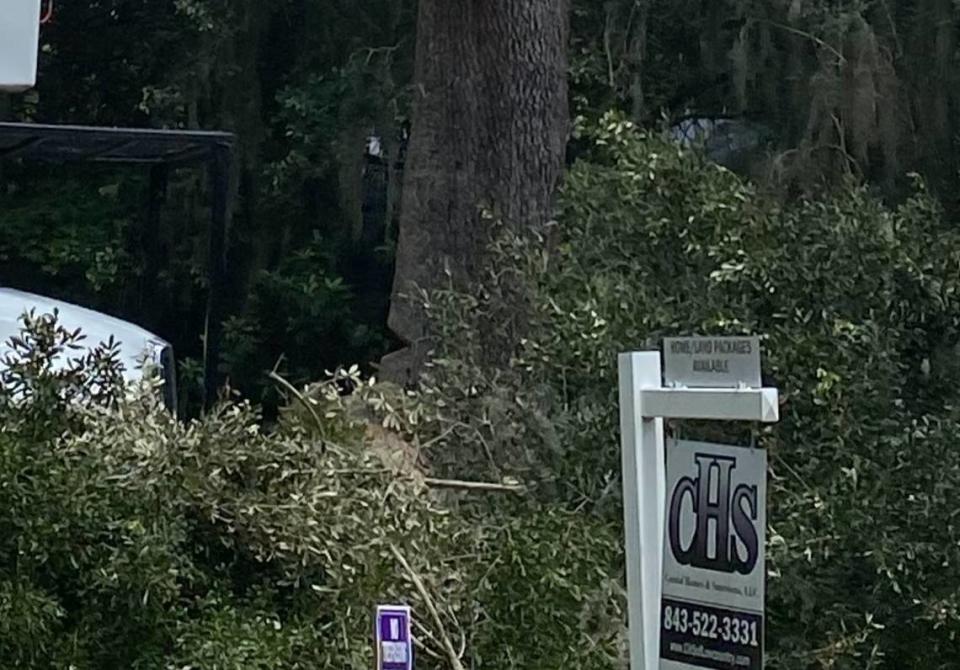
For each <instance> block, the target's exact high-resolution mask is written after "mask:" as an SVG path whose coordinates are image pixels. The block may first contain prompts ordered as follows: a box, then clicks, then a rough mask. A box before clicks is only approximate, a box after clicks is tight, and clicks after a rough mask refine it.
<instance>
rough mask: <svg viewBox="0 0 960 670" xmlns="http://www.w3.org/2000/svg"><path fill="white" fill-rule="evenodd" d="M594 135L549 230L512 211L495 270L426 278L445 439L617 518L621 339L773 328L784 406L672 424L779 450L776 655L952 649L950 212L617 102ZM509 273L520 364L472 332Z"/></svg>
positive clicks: (465, 454)
mask: <svg viewBox="0 0 960 670" xmlns="http://www.w3.org/2000/svg"><path fill="white" fill-rule="evenodd" d="M585 139H586V140H589V141H590V142H591V144H592V147H593V148H592V150H591V153H590V155H589V157H588V158H587V159H585V160H582V161H581V162H580V163H578V164H577V165H576V166H575V167H574V168H573V169H572V170H571V172H570V174H569V177H568V179H567V183H566V187H565V191H564V194H563V197H562V203H561V212H560V216H559V222H560V223H559V230H557V231H550V233H549V234H548V235H546V236H544V237H543V238H540V237H536V236H533V237H531V236H517V235H513V234H509V233H505V234H504V235H502V236H501V237H500V239H499V240H498V242H497V243H496V244H495V248H494V251H495V256H496V257H497V258H498V261H499V265H498V267H497V270H496V273H495V274H494V273H492V274H491V276H490V278H489V280H488V281H487V282H485V283H484V285H483V286H481V287H478V288H477V289H476V290H475V291H473V292H472V293H469V294H463V293H454V292H451V293H446V294H443V293H442V294H439V295H434V296H429V300H428V301H427V302H428V307H429V309H430V310H431V311H432V313H433V314H434V316H435V320H436V321H437V322H438V323H439V324H440V327H438V328H437V333H438V343H437V362H436V364H435V365H434V367H433V369H432V370H431V373H430V378H431V381H432V384H433V389H432V391H431V393H433V394H434V395H438V396H440V397H444V398H447V397H448V396H449V395H452V397H453V398H454V400H453V401H450V402H445V403H443V406H442V407H440V409H438V410H437V412H436V415H437V416H438V417H441V418H442V419H443V422H442V425H446V426H450V427H452V428H451V430H450V432H449V433H446V432H442V431H440V432H438V435H440V436H441V437H440V438H439V439H438V440H437V441H436V442H434V443H432V444H431V450H432V451H433V452H437V453H438V456H437V457H436V459H433V460H435V461H436V462H441V463H443V462H449V463H450V464H451V467H454V468H455V467H457V466H458V464H463V463H465V462H468V463H469V462H471V461H470V459H471V457H475V458H474V461H473V462H475V463H483V462H484V459H483V458H481V457H480V455H482V454H484V452H486V454H487V455H488V460H489V461H490V462H491V463H493V464H495V466H499V469H502V468H503V467H504V466H506V468H507V474H512V473H519V474H520V476H522V477H524V478H530V477H533V478H534V481H535V482H536V483H537V484H538V490H539V492H540V495H541V496H545V497H547V498H550V499H557V498H559V499H561V500H565V501H566V504H567V505H568V506H569V507H570V508H575V509H578V510H581V511H582V513H583V514H590V515H594V516H596V517H598V518H602V519H606V520H607V521H608V522H609V523H611V524H614V525H617V524H619V518H620V504H619V502H620V501H619V482H618V481H617V477H618V473H619V444H618V437H617V435H618V428H617V398H616V389H617V383H616V363H615V361H616V355H617V354H618V353H619V352H623V351H631V350H642V349H650V348H657V347H658V346H659V342H660V339H661V338H662V337H663V336H666V335H683V334H716V335H721V334H740V333H759V334H762V335H763V344H764V349H765V352H764V358H765V360H764V369H765V373H766V374H767V376H768V382H770V383H773V384H775V385H776V386H778V387H779V388H780V389H781V394H782V402H783V405H782V408H781V409H782V420H781V422H780V423H779V424H778V425H776V426H773V427H768V428H764V429H759V428H756V429H752V430H751V429H750V427H743V426H722V425H718V424H713V425H710V426H704V425H684V426H680V425H677V426H673V427H672V429H673V430H675V431H676V430H683V431H684V432H685V434H686V435H688V436H690V435H693V436H702V437H710V438H715V439H720V440H721V441H723V440H727V441H744V440H750V439H756V440H758V441H759V443H760V444H762V445H763V446H765V447H766V448H767V449H768V451H769V452H770V462H771V472H770V510H769V520H770V521H769V523H770V528H769V546H768V552H769V553H768V572H769V599H768V616H769V620H768V621H769V623H768V630H767V637H768V646H769V664H770V666H771V667H776V668H784V669H790V670H793V669H797V670H800V669H807V668H818V667H819V668H865V667H869V668H878V667H889V668H905V667H924V668H948V667H953V666H954V665H955V663H956V661H955V659H956V658H958V657H960V641H958V639H957V633H958V632H960V618H958V608H957V590H956V586H955V585H956V584H957V583H960V529H958V527H957V525H956V523H955V520H954V518H953V516H954V514H955V505H954V503H953V498H954V496H953V492H955V491H956V490H958V487H960V454H958V453H957V450H956V449H955V446H954V445H955V444H956V442H957V440H958V438H960V435H958V430H957V428H956V425H957V423H956V422H957V418H958V416H957V410H956V407H957V393H956V390H955V389H956V388H957V382H958V381H960V376H958V368H957V366H956V364H955V363H954V362H953V360H952V359H953V358H955V355H954V352H955V346H956V343H957V341H958V339H960V336H958V330H957V329H958V324H960V299H958V295H960V238H958V233H957V232H956V230H955V227H954V226H952V225H951V224H949V223H947V222H946V221H944V220H943V217H942V215H941V213H940V210H939V207H938V206H937V205H936V203H935V201H934V200H933V199H932V198H930V197H928V196H927V195H926V194H925V192H924V191H923V188H922V185H918V190H917V191H916V193H915V194H914V195H913V196H912V197H911V198H909V199H908V200H906V201H905V202H903V203H902V204H901V205H899V206H897V207H895V208H891V207H887V206H885V205H883V204H881V203H880V202H878V201H877V200H875V199H874V198H872V197H870V196H869V195H868V194H867V193H866V192H865V191H864V190H862V189H859V188H856V187H850V188H848V189H846V190H844V191H843V192H842V193H840V194H838V195H837V196H836V197H833V198H832V199H829V200H825V201H819V202H812V201H801V202H795V203H781V202H777V201H775V200H772V199H770V198H767V197H766V196H764V195H763V194H761V193H758V192H757V191H756V190H755V189H754V188H753V187H752V186H750V185H749V184H747V183H744V182H742V181H741V180H739V179H738V178H737V177H735V176H734V175H732V174H731V173H729V172H727V171H725V170H723V169H721V168H718V167H716V166H712V165H709V164H705V163H704V162H703V161H702V160H701V159H699V158H697V157H696V156H695V155H692V154H690V153H686V152H684V151H682V150H680V149H679V148H677V147H675V146H672V145H670V144H667V143H664V142H661V141H659V140H657V139H653V138H649V137H644V136H643V135H642V134H640V133H639V132H638V131H637V130H636V129H635V128H633V127H632V126H631V125H630V124H627V123H622V122H619V121H618V120H616V119H613V118H608V119H606V120H605V121H604V123H603V124H602V126H601V127H600V128H597V129H592V130H591V131H590V132H589V133H588V134H587V135H586V137H585ZM554 246H555V247H556V249H555V251H553V252H552V253H551V249H550V247H554ZM518 284H520V285H524V286H527V287H528V289H529V298H528V304H529V312H528V314H527V316H528V318H529V325H528V326H527V327H526V329H525V332H526V334H525V336H524V337H523V338H511V337H510V336H509V335H508V336H507V337H505V338H504V340H503V342H502V345H501V346H502V348H504V349H506V350H508V351H512V352H513V358H512V364H511V366H509V367H508V368H505V369H501V370H497V371H490V370H489V369H488V368H485V367H484V366H483V365H482V364H480V363H479V362H478V361H480V360H481V353H482V352H481V347H479V346H476V345H477V343H476V342H475V341H474V340H473V339H472V338H471V337H470V336H469V333H477V332H482V329H483V328H484V324H485V323H489V322H491V321H493V322H494V323H502V322H503V321H502V317H501V316H500V315H498V310H499V309H500V306H501V305H502V304H505V303H509V300H505V299H504V297H503V296H504V295H513V294H515V293H516V291H517V285H518ZM464 333H467V335H464ZM441 389H443V390H442V391H441ZM428 414H429V413H428ZM468 427H469V429H468ZM485 427H486V428H489V430H487V431H485ZM518 450H519V451H518ZM518 454H519V455H520V456H521V457H520V458H518ZM538 473H542V476H539V477H538ZM619 532H620V531H616V532H615V534H616V535H619ZM608 575H609V576H610V577H614V576H615V575H612V574H610V573H608Z"/></svg>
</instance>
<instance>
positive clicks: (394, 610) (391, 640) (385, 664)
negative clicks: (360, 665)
mask: <svg viewBox="0 0 960 670" xmlns="http://www.w3.org/2000/svg"><path fill="white" fill-rule="evenodd" d="M410 616H411V615H410V608H409V607H407V606H406V605H378V606H377V628H376V644H377V670H413V638H412V637H411V635H410Z"/></svg>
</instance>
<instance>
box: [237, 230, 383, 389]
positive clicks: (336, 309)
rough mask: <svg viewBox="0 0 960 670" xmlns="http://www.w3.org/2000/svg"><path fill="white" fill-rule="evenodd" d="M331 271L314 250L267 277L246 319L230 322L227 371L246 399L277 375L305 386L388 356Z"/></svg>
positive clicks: (318, 246) (258, 284)
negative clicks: (351, 364) (349, 364)
mask: <svg viewBox="0 0 960 670" xmlns="http://www.w3.org/2000/svg"><path fill="white" fill-rule="evenodd" d="M332 265H333V259H332V258H330V255H329V253H328V252H327V251H325V250H324V249H323V247H322V245H321V244H320V243H315V244H314V245H312V246H311V247H309V248H308V249H306V250H304V251H302V252H299V253H297V254H295V255H293V256H292V257H291V258H289V259H287V260H286V261H284V262H283V263H282V264H281V265H280V267H279V268H278V269H277V270H276V271H274V272H270V271H264V272H262V273H261V274H260V276H259V277H258V278H257V281H256V282H255V283H254V285H253V287H252V289H251V296H250V299H249V301H248V305H247V309H246V311H245V313H244V314H243V315H241V316H239V317H235V318H233V319H231V320H229V321H228V322H227V325H226V331H225V342H224V353H223V364H222V367H223V369H224V372H225V373H226V374H227V376H228V378H229V379H230V382H231V384H232V385H233V386H234V387H235V388H237V389H240V390H242V391H244V392H245V394H246V396H247V397H256V396H257V395H260V394H258V393H257V390H258V389H261V390H262V389H264V387H265V385H266V384H268V383H269V382H268V380H267V378H266V375H267V373H268V372H269V371H270V370H272V369H274V368H277V367H279V370H280V371H281V372H282V373H283V374H284V376H285V377H288V378H290V379H291V380H292V381H294V382H295V383H297V384H301V383H305V382H307V381H309V380H310V379H314V378H316V377H317V376H318V375H320V374H322V373H323V371H325V370H333V369H335V368H336V367H338V366H339V365H342V364H346V363H347V362H349V361H351V360H363V361H366V360H370V359H371V358H373V357H375V356H376V355H377V354H379V353H380V352H381V351H383V350H385V344H384V342H383V336H382V334H380V333H378V332H376V331H372V330H371V328H370V327H369V326H367V325H366V324H364V323H363V322H362V321H361V320H360V319H359V318H358V317H356V316H355V314H354V308H355V304H354V302H353V299H354V296H353V294H352V292H351V290H350V288H349V287H348V286H346V285H344V283H343V280H342V279H340V278H339V277H337V276H336V274H335V273H334V272H333V271H332V270H331V269H329V268H331V266H332ZM262 392H263V391H261V393H262Z"/></svg>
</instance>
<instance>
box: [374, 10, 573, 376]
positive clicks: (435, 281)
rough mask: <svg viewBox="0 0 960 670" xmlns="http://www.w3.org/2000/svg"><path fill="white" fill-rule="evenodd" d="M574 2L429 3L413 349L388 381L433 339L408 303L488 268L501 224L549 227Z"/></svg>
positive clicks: (407, 254)
mask: <svg viewBox="0 0 960 670" xmlns="http://www.w3.org/2000/svg"><path fill="white" fill-rule="evenodd" d="M568 24H569V17H568V7H567V0H421V2H420V6H419V16H418V21H417V54H416V68H415V81H414V87H413V91H414V96H415V100H414V107H413V126H412V131H411V138H410V147H409V151H408V154H407V160H406V166H405V175H404V187H403V195H402V199H401V213H400V239H399V244H398V248H397V267H396V274H395V277H394V289H393V302H392V306H391V311H390V318H389V325H390V328H391V329H392V330H393V332H394V333H396V335H397V336H399V337H400V339H401V340H402V341H403V342H404V343H405V344H406V345H407V346H406V348H404V349H403V350H401V351H399V352H397V353H395V354H392V355H390V356H388V357H387V358H385V359H384V361H383V374H384V375H385V376H387V377H389V378H391V379H394V380H397V381H410V380H411V379H413V378H414V377H415V376H416V374H417V372H418V370H419V369H420V367H421V366H422V364H423V361H424V356H425V354H426V351H427V348H428V346H429V332H428V329H427V326H426V323H425V319H424V315H423V312H422V310H421V309H420V308H419V307H418V306H417V303H416V301H415V300H411V299H408V298H406V297H404V296H410V295H413V294H415V291H416V289H427V290H429V289H434V288H438V287H441V286H444V285H446V284H447V283H448V282H449V281H451V280H452V282H453V283H454V285H458V286H463V285H466V284H468V283H469V282H471V281H474V280H476V279H477V278H478V277H479V276H480V275H481V273H482V272H483V271H484V266H485V262H484V253H483V252H484V249H485V247H486V244H487V241H488V240H489V234H490V230H491V227H492V226H491V223H490V222H491V221H492V220H493V219H492V218H491V217H485V216H482V214H481V210H482V209H483V210H486V211H488V212H492V213H493V214H494V217H495V218H496V220H499V221H502V222H503V224H504V225H506V226H510V227H512V228H516V229H521V228H531V227H534V228H535V227H539V226H542V225H543V224H544V223H545V222H546V221H547V220H548V219H549V217H550V212H551V208H552V198H553V193H554V190H555V187H556V185H557V181H558V179H559V177H560V175H561V172H562V169H563V158H564V151H565V146H566V139H567V126H568V122H569V115H568V106H567V80H566V76H567V34H568Z"/></svg>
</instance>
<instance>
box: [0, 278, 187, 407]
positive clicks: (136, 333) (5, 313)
mask: <svg viewBox="0 0 960 670" xmlns="http://www.w3.org/2000/svg"><path fill="white" fill-rule="evenodd" d="M31 310H33V311H34V312H35V313H36V314H37V315H41V314H53V312H54V310H56V311H57V315H58V316H57V323H58V324H59V325H61V326H63V327H64V328H65V329H66V330H69V331H71V332H72V331H74V330H76V329H78V328H79V329H80V332H81V334H82V335H85V336H86V338H85V339H84V340H83V341H82V343H81V344H82V345H83V346H84V347H87V348H88V350H90V349H94V348H96V347H97V346H98V345H100V344H101V343H103V342H107V341H108V340H109V339H110V338H111V337H113V339H114V341H115V342H117V344H118V352H119V360H120V362H121V363H122V364H123V368H124V369H123V377H124V379H125V380H126V382H127V383H128V384H134V383H137V382H139V381H141V380H142V379H143V376H144V363H146V364H147V365H150V366H153V367H155V368H156V369H157V370H158V371H159V372H160V374H161V376H162V378H163V399H164V403H165V404H166V405H167V407H168V408H169V409H170V411H171V412H174V413H176V402H177V385H176V369H175V362H174V357H173V347H172V346H170V344H169V343H168V342H165V341H164V340H163V339H161V338H159V337H157V336H156V335H154V334H153V333H151V332H149V331H146V330H144V329H143V328H140V327H139V326H136V325H134V324H132V323H129V322H127V321H123V320H121V319H117V318H115V317H112V316H109V315H108V314H103V313H101V312H95V311H93V310H92V309H86V308H84V307H79V306H77V305H72V304H70V303H67V302H62V301H59V300H53V299H52V298H45V297H43V296H40V295H34V294H32V293H25V292H23V291H16V290H13V289H9V288H3V287H0V370H2V369H3V365H4V363H3V361H4V359H6V357H7V355H8V354H10V353H11V348H10V338H11V337H13V336H14V335H19V334H20V332H21V330H22V328H23V321H22V320H21V317H22V316H23V315H24V314H25V313H28V312H30V311H31ZM83 353H84V352H83V351H82V350H78V351H76V352H74V353H73V354H72V355H71V354H69V353H68V354H66V355H64V356H61V357H59V358H60V359H62V360H59V359H58V360H57V361H55V364H56V363H59V364H60V365H66V364H67V360H68V359H69V358H74V357H76V356H77V355H81V354H83Z"/></svg>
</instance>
